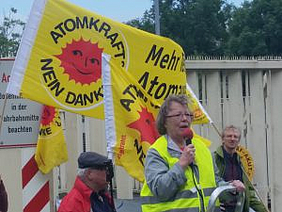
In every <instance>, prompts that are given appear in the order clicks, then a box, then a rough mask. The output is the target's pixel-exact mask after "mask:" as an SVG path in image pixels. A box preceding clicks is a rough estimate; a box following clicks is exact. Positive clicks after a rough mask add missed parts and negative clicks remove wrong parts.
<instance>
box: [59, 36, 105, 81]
mask: <svg viewBox="0 0 282 212" xmlns="http://www.w3.org/2000/svg"><path fill="white" fill-rule="evenodd" d="M102 52H103V48H99V47H98V42H97V43H95V44H93V43H91V42H90V41H85V40H83V39H82V38H81V39H80V40H79V41H75V40H73V41H72V43H71V44H67V45H66V47H65V48H63V49H62V54H60V55H56V57H57V58H58V59H59V60H60V61H61V67H63V68H64V73H65V74H67V75H68V76H69V79H70V80H74V81H75V82H76V83H81V84H82V85H84V84H90V83H92V82H97V80H99V79H100V78H101V72H102V68H101V67H102Z"/></svg>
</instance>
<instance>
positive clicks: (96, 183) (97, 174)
mask: <svg viewBox="0 0 282 212" xmlns="http://www.w3.org/2000/svg"><path fill="white" fill-rule="evenodd" d="M106 175H107V171H106V169H103V170H97V169H90V173H89V175H88V177H89V181H90V183H91V187H92V188H94V189H95V190H96V191H101V190H104V189H106V188H107V186H108V182H107V181H106Z"/></svg>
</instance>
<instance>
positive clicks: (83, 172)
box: [58, 152, 116, 212]
mask: <svg viewBox="0 0 282 212" xmlns="http://www.w3.org/2000/svg"><path fill="white" fill-rule="evenodd" d="M108 161H109V159H108V158H107V157H105V156H103V155H100V154H98V153H96V152H83V153H81V154H80V156H79V157H78V168H79V172H78V176H77V177H76V180H75V183H74V186H73V188H72V190H71V191H70V192H69V193H68V194H67V195H66V196H65V197H64V198H63V200H62V202H61V204H60V207H59V209H58V212H115V211H116V210H115V207H114V202H113V199H112V197H111V195H110V194H109V193H108V191H107V187H108V183H109V182H107V181H108V180H107V171H108V170H107V169H108V166H107V164H108Z"/></svg>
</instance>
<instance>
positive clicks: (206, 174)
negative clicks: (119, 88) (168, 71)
mask: <svg viewBox="0 0 282 212" xmlns="http://www.w3.org/2000/svg"><path fill="white" fill-rule="evenodd" d="M192 119H193V115H192V114H191V112H190V111H189V109H188V99H187V97H186V96H185V95H178V96H177V95H170V96H169V97H168V98H167V99H166V100H165V102H164V103H163V105H162V106H161V108H160V111H159V114H158V117H157V120H156V124H157V129H158V131H159V134H160V135H161V137H160V138H158V139H157V140H156V141H155V143H154V144H153V145H152V146H151V147H150V148H149V150H148V152H147V156H146V161H145V182H144V185H143V188H142V190H141V194H140V195H141V208H142V211H143V212H160V211H165V212H172V211H177V212H184V211H185V212H186V211H187V212H194V211H195V212H196V211H197V212H204V211H206V209H207V206H208V201H209V198H210V195H211V193H212V192H213V190H214V189H215V188H216V186H217V185H226V184H227V183H226V182H225V181H223V180H222V179H221V178H220V177H217V175H216V172H217V168H216V167H215V166H214V164H213V160H212V155H211V152H210V151H209V149H208V148H207V147H206V145H205V144H204V143H203V142H202V141H200V140H197V139H195V138H193V139H192V141H191V142H192V143H191V144H186V141H185V140H186V138H185V137H183V132H184V130H186V129H187V128H190V125H191V122H192ZM232 185H233V186H235V187H236V189H237V191H243V190H244V184H243V183H242V182H240V181H237V180H236V181H233V182H232ZM216 210H217V211H219V207H218V208H216Z"/></svg>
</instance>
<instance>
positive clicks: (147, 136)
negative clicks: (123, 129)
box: [127, 107, 159, 144]
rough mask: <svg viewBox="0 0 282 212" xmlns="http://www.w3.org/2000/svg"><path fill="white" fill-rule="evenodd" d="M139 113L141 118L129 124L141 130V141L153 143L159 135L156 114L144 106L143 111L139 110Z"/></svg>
mask: <svg viewBox="0 0 282 212" xmlns="http://www.w3.org/2000/svg"><path fill="white" fill-rule="evenodd" d="M138 113H139V115H140V118H139V119H138V120H136V121H134V122H132V123H130V124H129V125H127V126H128V127H130V128H133V129H136V130H138V131H139V132H140V135H141V141H146V142H148V143H150V144H153V143H154V142H155V140H156V139H157V138H158V137H159V133H158V131H157V129H156V125H155V119H154V116H153V114H152V113H150V112H149V111H148V110H147V108H143V107H141V111H138Z"/></svg>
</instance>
